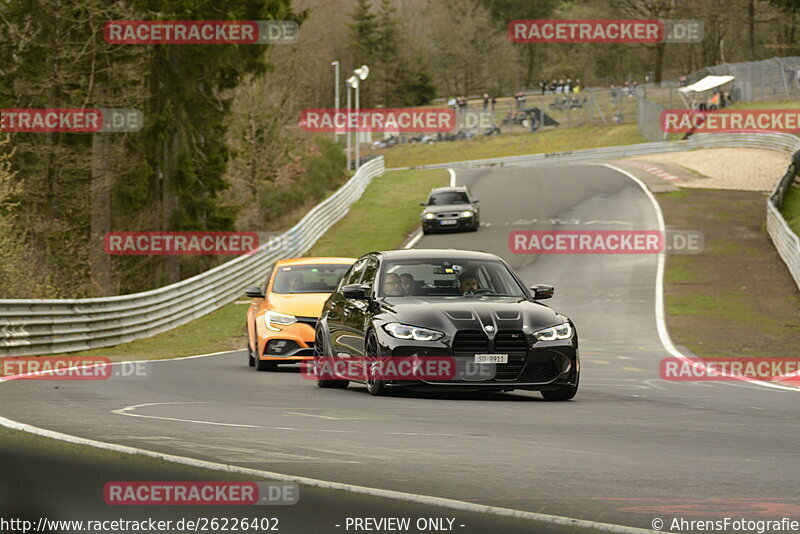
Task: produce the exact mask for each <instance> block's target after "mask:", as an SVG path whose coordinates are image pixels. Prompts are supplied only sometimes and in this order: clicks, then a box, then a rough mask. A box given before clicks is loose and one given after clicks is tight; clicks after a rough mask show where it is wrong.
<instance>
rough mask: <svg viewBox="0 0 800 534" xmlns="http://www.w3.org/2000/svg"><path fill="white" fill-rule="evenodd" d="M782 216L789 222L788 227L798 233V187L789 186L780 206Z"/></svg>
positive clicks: (799, 219)
mask: <svg viewBox="0 0 800 534" xmlns="http://www.w3.org/2000/svg"><path fill="white" fill-rule="evenodd" d="M781 213H783V218H784V219H786V222H787V223H789V228H791V229H792V231H793V232H794V233H795V234H797V235H800V187H791V188H790V189H789V191H788V193H786V197H785V198H784V199H783V207H782V208H781Z"/></svg>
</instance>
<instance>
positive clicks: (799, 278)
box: [388, 132, 800, 288]
mask: <svg viewBox="0 0 800 534" xmlns="http://www.w3.org/2000/svg"><path fill="white" fill-rule="evenodd" d="M699 148H765V149H769V150H777V151H779V152H785V153H787V154H794V153H795V152H796V151H797V150H798V149H800V138H798V137H797V136H795V135H792V134H787V133H778V132H748V133H712V134H695V135H693V136H692V137H690V138H689V139H687V140H685V141H657V142H653V143H640V144H636V145H624V146H611V147H603V148H589V149H585V150H573V151H567V152H557V153H552V154H528V155H524V156H508V157H504V158H488V159H475V160H470V161H454V162H451V163H436V164H432V165H421V166H419V167H402V168H395V169H388V170H389V171H394V170H402V169H447V168H452V169H469V168H478V167H519V166H532V165H563V164H565V163H573V162H581V161H598V160H609V159H621V158H630V157H634V156H645V155H649V154H659V153H665V152H679V151H682V150H695V149H699ZM798 161H800V158H798ZM797 170H798V171H800V168H798V169H797ZM790 175H791V176H790ZM794 176H795V168H794V164H793V165H791V166H790V168H789V171H787V174H786V175H785V176H784V177H783V179H781V180H780V182H779V183H778V185H777V186H776V188H775V190H774V191H773V193H772V195H771V196H770V198H769V200H767V233H769V236H770V238H771V239H772V242H773V244H774V245H775V248H776V249H777V250H778V254H780V256H781V258H782V259H783V261H784V263H786V267H787V268H788V269H789V272H790V273H791V274H792V277H793V278H794V280H795V282H797V286H798V288H800V238H798V236H797V235H796V234H795V233H794V232H792V230H791V229H790V228H789V225H788V224H787V223H786V221H785V220H784V218H783V216H782V215H781V212H780V208H781V205H782V204H783V198H784V196H785V194H786V191H787V190H788V188H789V187H790V186H791V184H792V182H793V181H794Z"/></svg>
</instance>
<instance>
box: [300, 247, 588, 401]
mask: <svg viewBox="0 0 800 534" xmlns="http://www.w3.org/2000/svg"><path fill="white" fill-rule="evenodd" d="M552 295H553V288H552V287H551V286H545V285H537V286H532V287H531V288H530V289H528V288H526V287H525V285H524V284H523V282H522V281H521V280H520V279H519V277H517V275H516V274H515V273H514V272H513V271H512V270H511V268H510V267H509V266H508V265H507V264H506V263H505V262H504V261H503V260H502V259H500V258H498V257H497V256H495V255H493V254H487V253H483V252H473V251H463V250H453V249H448V250H392V251H387V252H372V253H369V254H366V255H364V256H362V257H361V258H359V259H358V260H357V261H356V262H355V263H354V264H353V266H352V267H351V268H350V269H349V270H348V272H347V273H346V274H345V275H344V277H343V278H342V280H341V281H340V283H339V286H338V287H337V289H336V291H334V292H333V293H332V294H331V296H330V297H329V298H328V300H327V301H326V302H325V305H324V306H323V309H322V314H321V316H320V319H319V321H318V323H317V327H316V338H315V343H314V353H315V358H314V367H315V369H316V371H315V372H316V379H317V384H318V385H319V386H320V387H325V388H335V387H340V388H343V387H347V385H348V383H349V382H350V381H357V382H363V383H365V384H366V386H367V390H368V391H369V393H371V394H373V395H381V394H384V393H385V392H386V391H387V388H389V387H405V386H416V387H420V386H424V387H428V386H434V387H437V388H468V389H479V390H486V391H512V390H514V389H524V390H536V391H541V393H542V396H543V397H544V398H545V399H547V400H568V399H571V398H573V397H574V396H575V394H576V393H577V391H578V380H579V377H580V361H579V357H578V338H577V334H576V331H575V326H574V325H573V324H572V321H570V319H569V318H567V317H565V316H563V315H561V314H559V313H556V312H555V311H553V310H552V309H550V308H549V307H547V306H546V305H544V304H542V303H541V302H539V301H540V300H543V299H546V298H550V297H551V296H552ZM397 360H399V364H398V365H397V366H396V367H393V368H392V369H393V372H391V373H381V372H375V370H376V369H379V368H380V369H387V366H386V365H385V364H386V363H387V362H389V363H392V362H395V361H397ZM433 360H435V361H436V362H437V364H441V363H443V362H444V363H449V364H450V365H451V366H452V367H451V368H449V369H448V372H447V373H440V374H436V373H426V372H423V369H425V368H426V367H425V364H429V363H431V361H433ZM353 362H364V363H365V364H366V366H367V368H366V371H365V372H364V373H362V374H358V373H356V374H353V373H352V372H351V371H352V370H353V366H352V364H353ZM404 364H406V367H403V365H404ZM356 367H358V366H356ZM362 367H363V366H362ZM345 369H347V372H345V371H344V370H345ZM398 369H399V370H401V371H402V369H406V372H397V371H398ZM437 369H441V367H437Z"/></svg>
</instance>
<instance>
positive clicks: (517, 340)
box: [494, 330, 528, 352]
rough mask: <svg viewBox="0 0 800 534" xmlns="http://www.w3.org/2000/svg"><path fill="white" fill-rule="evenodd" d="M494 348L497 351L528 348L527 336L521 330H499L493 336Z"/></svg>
mask: <svg viewBox="0 0 800 534" xmlns="http://www.w3.org/2000/svg"><path fill="white" fill-rule="evenodd" d="M494 350H495V351H497V352H505V351H522V352H526V351H527V350H528V338H527V336H525V332H523V331H522V330H500V331H499V332H497V336H495V338H494Z"/></svg>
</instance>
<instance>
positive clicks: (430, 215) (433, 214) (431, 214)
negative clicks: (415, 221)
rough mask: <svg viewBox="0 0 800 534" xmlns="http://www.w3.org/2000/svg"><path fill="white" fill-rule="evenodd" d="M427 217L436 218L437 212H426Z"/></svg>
mask: <svg viewBox="0 0 800 534" xmlns="http://www.w3.org/2000/svg"><path fill="white" fill-rule="evenodd" d="M425 218H426V219H428V220H429V221H430V220H431V219H435V218H436V214H435V213H426V214H425Z"/></svg>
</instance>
